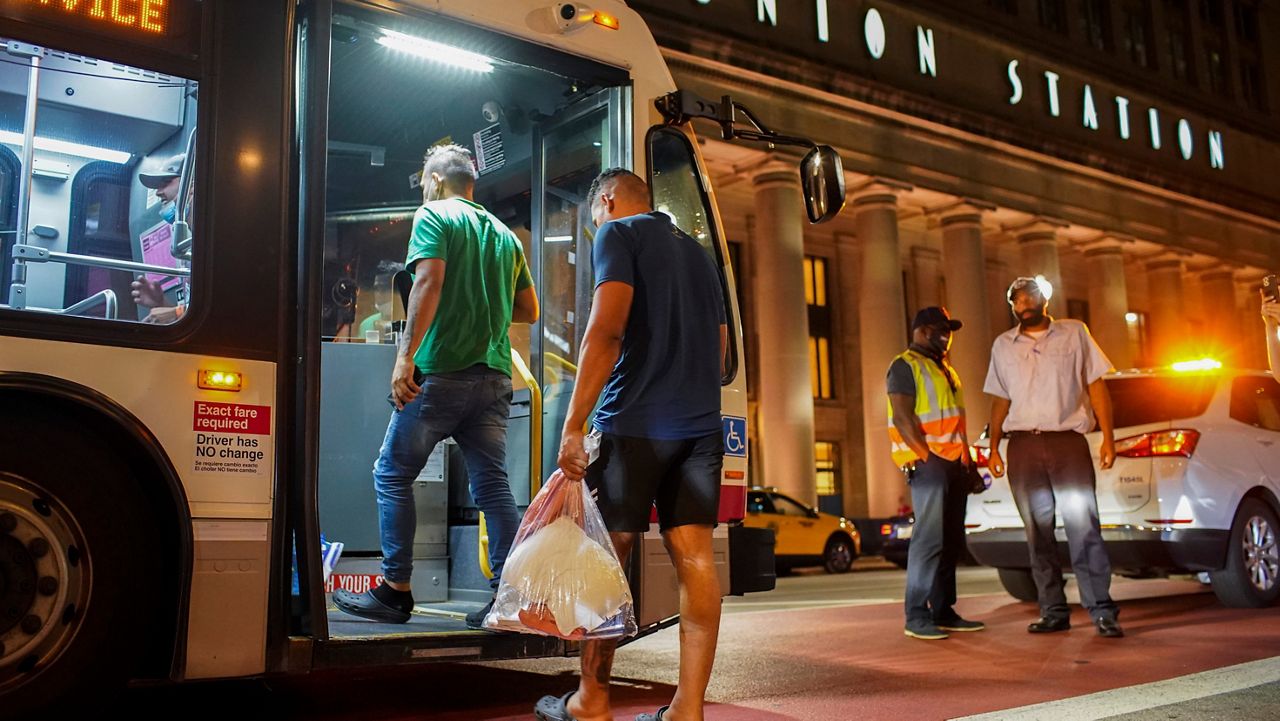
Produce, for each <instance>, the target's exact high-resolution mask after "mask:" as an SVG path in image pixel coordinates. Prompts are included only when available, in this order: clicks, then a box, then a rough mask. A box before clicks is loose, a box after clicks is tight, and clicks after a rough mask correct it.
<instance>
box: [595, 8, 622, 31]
mask: <svg viewBox="0 0 1280 721" xmlns="http://www.w3.org/2000/svg"><path fill="white" fill-rule="evenodd" d="M591 20H592V21H593V22H594V23H595V24H596V25H599V26H601V27H606V28H609V29H610V30H617V29H618V28H619V27H620V26H621V23H619V22H618V16H616V15H610V14H609V13H605V12H600V11H599V10H597V11H596V12H595V17H593V18H591Z"/></svg>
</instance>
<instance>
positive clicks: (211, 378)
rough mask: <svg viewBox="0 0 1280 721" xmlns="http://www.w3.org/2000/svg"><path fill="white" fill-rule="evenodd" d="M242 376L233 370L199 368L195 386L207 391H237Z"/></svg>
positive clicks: (242, 378)
mask: <svg viewBox="0 0 1280 721" xmlns="http://www.w3.org/2000/svg"><path fill="white" fill-rule="evenodd" d="M243 383H244V376H242V375H240V374H239V373H236V372H235V371H210V370H204V369H201V370H200V373H199V375H198V376H197V378H196V386H198V387H200V388H203V389H205V390H207V391H239V390H240V386H241V385H242V384H243Z"/></svg>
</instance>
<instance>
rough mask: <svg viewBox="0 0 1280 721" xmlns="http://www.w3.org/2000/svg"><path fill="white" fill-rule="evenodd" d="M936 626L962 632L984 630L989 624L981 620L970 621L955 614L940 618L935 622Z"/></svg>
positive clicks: (945, 629)
mask: <svg viewBox="0 0 1280 721" xmlns="http://www.w3.org/2000/svg"><path fill="white" fill-rule="evenodd" d="M933 623H934V625H935V626H937V627H938V628H939V629H941V630H943V631H959V632H961V633H964V632H967V631H984V630H986V628H987V624H985V623H983V622H981V621H970V620H968V619H964V618H960V616H958V615H953V616H952V617H951V618H945V619H940V620H937V621H934V622H933Z"/></svg>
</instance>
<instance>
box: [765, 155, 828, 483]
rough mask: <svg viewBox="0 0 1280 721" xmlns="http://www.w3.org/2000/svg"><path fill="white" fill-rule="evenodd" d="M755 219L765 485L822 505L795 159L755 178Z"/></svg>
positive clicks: (801, 214)
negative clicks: (816, 469)
mask: <svg viewBox="0 0 1280 721" xmlns="http://www.w3.org/2000/svg"><path fill="white" fill-rule="evenodd" d="M752 184H753V186H754V188H755V204H756V217H757V223H756V226H755V233H756V235H755V237H754V238H753V239H752V247H753V248H754V251H755V261H756V263H755V268H756V273H755V292H756V297H757V298H761V299H767V300H766V301H765V302H759V303H756V304H755V310H756V313H755V316H756V317H755V322H756V328H757V333H758V337H759V339H760V349H761V351H760V354H759V355H760V364H759V367H758V368H757V369H756V370H755V372H756V373H758V374H759V378H760V385H759V400H760V409H759V422H760V433H759V437H760V439H761V441H762V442H761V443H760V444H758V445H757V446H756V448H755V452H756V453H759V454H761V455H762V456H763V461H764V462H763V464H762V466H761V467H762V468H763V469H764V477H763V478H762V479H760V480H761V482H763V483H764V484H766V485H770V486H777V487H778V488H779V489H780V490H782V491H783V492H785V493H787V494H788V495H791V496H793V497H795V498H796V499H798V500H800V501H804V502H806V503H811V504H814V505H817V485H816V480H815V475H814V456H813V390H812V387H811V386H810V380H809V316H808V309H807V308H806V307H805V298H804V225H805V219H804V197H803V195H802V194H801V191H800V180H799V177H798V176H797V175H796V172H795V167H794V166H793V165H791V164H786V163H781V162H778V163H769V164H767V165H765V166H764V167H763V168H762V169H761V170H760V171H759V172H757V173H756V175H755V177H754V178H753V180H752Z"/></svg>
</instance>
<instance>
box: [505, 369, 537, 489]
mask: <svg viewBox="0 0 1280 721" xmlns="http://www.w3.org/2000/svg"><path fill="white" fill-rule="evenodd" d="M511 365H512V366H514V367H515V369H516V372H517V373H519V374H520V377H521V378H522V379H523V380H524V383H525V385H527V386H529V500H530V501H532V500H533V497H534V496H536V495H538V491H539V490H541V489H542V388H541V387H540V386H539V385H538V380H537V379H536V378H534V377H533V374H532V373H530V372H529V366H528V364H526V363H525V362H524V358H522V357H521V356H520V351H518V350H516V349H515V348H512V349H511Z"/></svg>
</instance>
